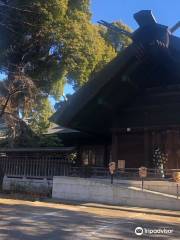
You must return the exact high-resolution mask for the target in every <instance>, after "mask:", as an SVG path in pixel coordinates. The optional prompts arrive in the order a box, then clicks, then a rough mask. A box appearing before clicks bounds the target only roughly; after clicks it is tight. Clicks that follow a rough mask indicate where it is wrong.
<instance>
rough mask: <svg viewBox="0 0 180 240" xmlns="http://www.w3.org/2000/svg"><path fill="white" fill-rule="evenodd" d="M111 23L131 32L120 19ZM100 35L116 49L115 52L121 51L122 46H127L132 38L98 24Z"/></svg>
mask: <svg viewBox="0 0 180 240" xmlns="http://www.w3.org/2000/svg"><path fill="white" fill-rule="evenodd" d="M112 24H113V25H115V26H117V27H119V28H120V29H123V30H126V31H128V32H131V31H132V30H131V29H130V28H129V27H128V26H127V25H125V24H124V23H122V22H120V21H115V22H113V23H112ZM99 28H100V32H101V35H102V37H103V38H104V39H105V40H106V41H107V42H108V43H109V44H110V45H112V47H113V48H114V49H115V50H116V52H120V51H122V50H123V49H124V48H126V47H128V46H129V44H130V43H131V42H132V40H131V39H130V38H129V37H128V36H126V35H124V34H119V33H117V32H114V31H112V30H111V29H106V28H105V27H102V26H99Z"/></svg>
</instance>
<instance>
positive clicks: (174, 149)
mask: <svg viewBox="0 0 180 240" xmlns="http://www.w3.org/2000/svg"><path fill="white" fill-rule="evenodd" d="M178 141H179V131H178V130H167V132H166V146H165V149H166V153H167V154H168V163H167V168H168V169H175V168H179V167H180V166H179V156H178Z"/></svg>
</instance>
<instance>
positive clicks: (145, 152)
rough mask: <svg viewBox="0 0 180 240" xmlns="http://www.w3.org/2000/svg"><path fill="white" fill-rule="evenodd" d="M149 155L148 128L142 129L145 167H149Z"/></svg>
mask: <svg viewBox="0 0 180 240" xmlns="http://www.w3.org/2000/svg"><path fill="white" fill-rule="evenodd" d="M150 157H151V141H150V132H149V130H148V129H144V163H143V165H144V166H145V167H150Z"/></svg>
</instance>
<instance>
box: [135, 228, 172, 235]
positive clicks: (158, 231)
mask: <svg viewBox="0 0 180 240" xmlns="http://www.w3.org/2000/svg"><path fill="white" fill-rule="evenodd" d="M134 232H135V234H136V235H138V236H141V235H143V234H170V233H173V229H167V228H158V229H150V228H142V227H137V228H135V231H134Z"/></svg>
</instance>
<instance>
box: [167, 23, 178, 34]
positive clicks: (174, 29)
mask: <svg viewBox="0 0 180 240" xmlns="http://www.w3.org/2000/svg"><path fill="white" fill-rule="evenodd" d="M178 28H180V21H179V22H177V23H176V24H175V25H174V26H172V27H171V28H169V31H170V32H171V33H173V32H175V31H176V30H177V29H178Z"/></svg>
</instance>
